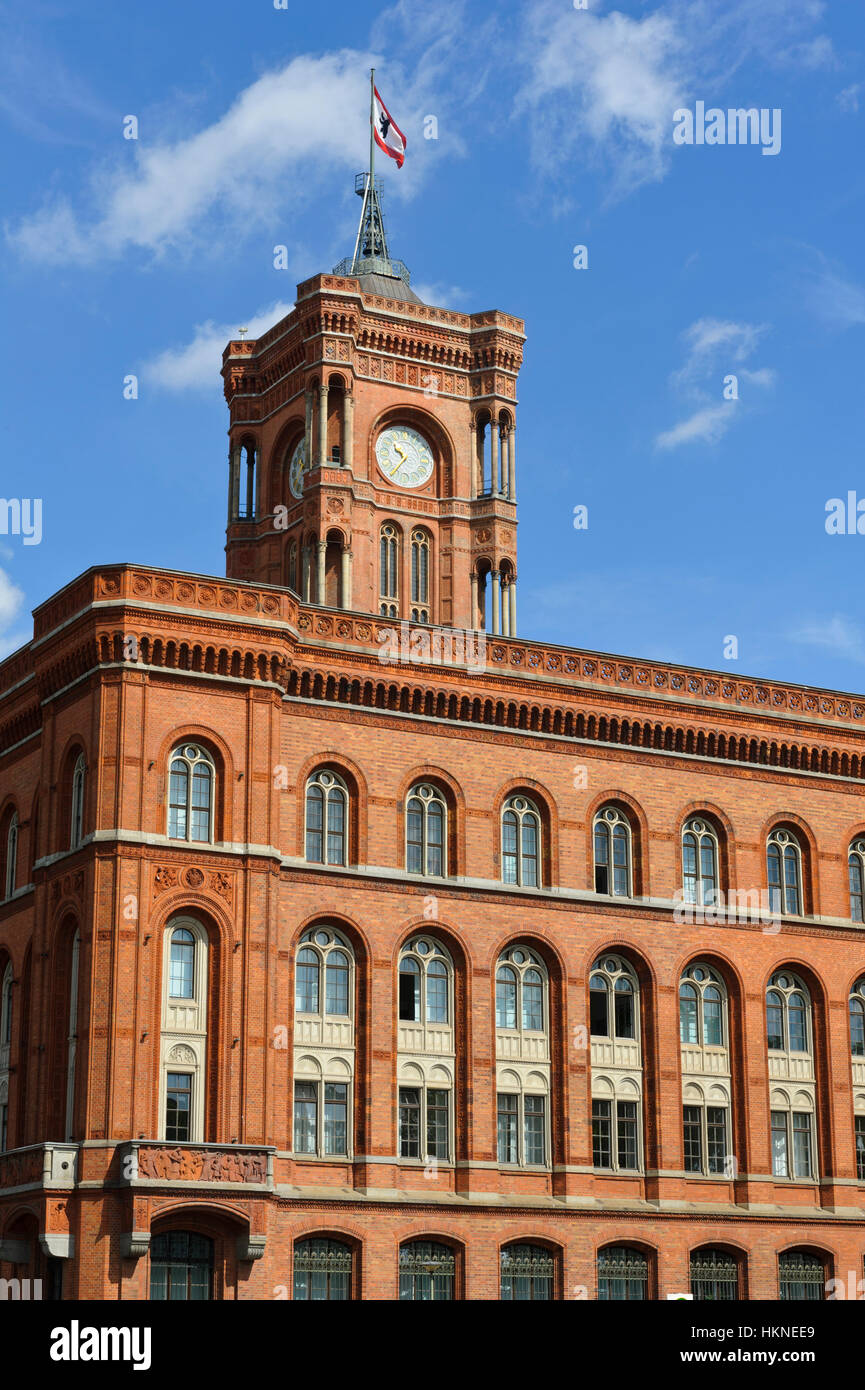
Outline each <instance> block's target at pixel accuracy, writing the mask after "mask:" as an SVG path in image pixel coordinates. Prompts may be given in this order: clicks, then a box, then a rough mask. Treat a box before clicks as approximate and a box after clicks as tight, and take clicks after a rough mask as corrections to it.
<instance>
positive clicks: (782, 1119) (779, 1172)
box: [772, 1110, 790, 1178]
mask: <svg viewBox="0 0 865 1390" xmlns="http://www.w3.org/2000/svg"><path fill="white" fill-rule="evenodd" d="M772 1173H773V1174H774V1176H775V1177H776V1178H787V1177H789V1176H790V1173H789V1168H788V1164H787V1114H786V1111H784V1110H773V1111H772Z"/></svg>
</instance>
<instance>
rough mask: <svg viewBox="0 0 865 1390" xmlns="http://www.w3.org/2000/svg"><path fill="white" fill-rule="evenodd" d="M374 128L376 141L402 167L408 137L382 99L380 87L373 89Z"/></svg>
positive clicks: (397, 165)
mask: <svg viewBox="0 0 865 1390" xmlns="http://www.w3.org/2000/svg"><path fill="white" fill-rule="evenodd" d="M372 108H373V117H372V129H373V134H374V135H375V142H376V144H377V145H378V146H379V148H380V149H382V150H384V152H385V154H389V155H390V157H391V159H395V160H396V167H397V168H398V169H401V168H402V166H403V163H404V162H405V146H406V139H405V136H404V135H403V133H402V131H401V130H400V128H399V126H398V125H397V123H396V121H395V120H394V119H393V117H392V115H391V114H390V112H389V111H388V109H387V107H386V106H385V104H384V102H383V101H382V99H381V97H380V95H379V91H378V87H373V89H372Z"/></svg>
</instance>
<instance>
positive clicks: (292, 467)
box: [288, 435, 306, 498]
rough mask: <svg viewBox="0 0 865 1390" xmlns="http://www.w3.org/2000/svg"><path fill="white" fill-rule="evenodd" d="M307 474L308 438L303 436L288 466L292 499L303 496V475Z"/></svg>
mask: <svg viewBox="0 0 865 1390" xmlns="http://www.w3.org/2000/svg"><path fill="white" fill-rule="evenodd" d="M305 472H306V436H305V435H302V436H301V438H300V439H299V440H298V443H297V445H296V446H295V450H294V453H293V454H292V456H291V463H290V464H289V465H288V486H289V487H290V488H291V495H292V497H298V498H300V497H302V496H303V475H304V473H305Z"/></svg>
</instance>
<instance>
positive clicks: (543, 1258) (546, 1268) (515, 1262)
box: [500, 1245, 556, 1303]
mask: <svg viewBox="0 0 865 1390" xmlns="http://www.w3.org/2000/svg"><path fill="white" fill-rule="evenodd" d="M500 1261H501V1283H500V1297H501V1298H502V1299H506V1300H514V1301H518V1302H521V1303H528V1302H530V1301H532V1302H535V1301H537V1302H549V1301H551V1300H552V1298H553V1296H554V1295H553V1285H554V1281H555V1273H556V1261H555V1256H554V1255H553V1254H552V1252H551V1251H550V1250H547V1249H545V1248H544V1246H542V1245H506V1246H504V1248H503V1249H502V1252H501V1255H500Z"/></svg>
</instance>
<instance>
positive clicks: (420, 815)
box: [405, 782, 448, 877]
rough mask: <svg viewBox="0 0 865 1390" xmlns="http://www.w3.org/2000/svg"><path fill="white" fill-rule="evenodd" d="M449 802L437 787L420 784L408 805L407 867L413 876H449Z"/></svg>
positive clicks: (406, 818) (406, 819) (406, 827)
mask: <svg viewBox="0 0 865 1390" xmlns="http://www.w3.org/2000/svg"><path fill="white" fill-rule="evenodd" d="M447 826H448V808H447V802H446V801H445V799H444V796H443V794H442V793H441V792H440V791H439V789H438V787H435V786H433V785H432V784H431V783H429V782H421V783H419V784H418V785H417V786H415V787H412V789H411V791H410V792H409V794H408V800H407V802H406V816H405V861H406V863H405V866H406V868H407V870H408V872H409V873H410V874H423V875H425V876H432V877H442V876H444V875H445V874H446V873H447Z"/></svg>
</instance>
